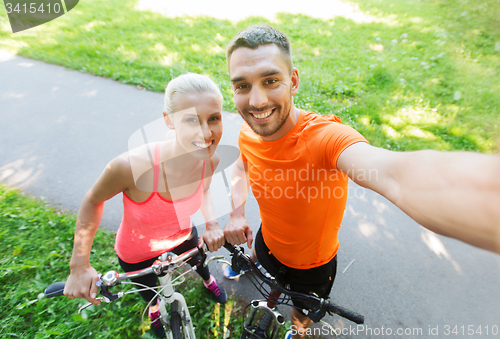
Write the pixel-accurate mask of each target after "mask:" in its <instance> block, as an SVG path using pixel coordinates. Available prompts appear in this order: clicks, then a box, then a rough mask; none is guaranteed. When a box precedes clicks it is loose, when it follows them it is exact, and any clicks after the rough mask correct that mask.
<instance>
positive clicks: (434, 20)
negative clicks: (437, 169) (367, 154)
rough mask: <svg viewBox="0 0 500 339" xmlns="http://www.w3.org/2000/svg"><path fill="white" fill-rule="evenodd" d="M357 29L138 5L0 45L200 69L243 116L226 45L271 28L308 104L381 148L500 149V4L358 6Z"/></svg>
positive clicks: (41, 53)
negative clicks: (290, 57) (361, 18)
mask: <svg viewBox="0 0 500 339" xmlns="http://www.w3.org/2000/svg"><path fill="white" fill-rule="evenodd" d="M351 3H354V4H356V5H358V6H359V8H360V10H361V11H363V12H364V13H365V14H368V15H370V16H372V17H373V18H375V20H374V21H372V22H362V23H357V22H354V21H353V20H350V19H346V18H342V17H337V18H335V19H331V20H320V19H315V18H311V17H309V16H305V15H291V14H279V15H278V16H277V20H276V22H269V21H268V20H267V19H264V18H259V17H252V18H248V19H245V20H242V21H239V22H237V23H233V22H231V21H228V20H218V19H214V18H210V17H197V18H192V17H182V18H168V17H164V16H162V15H160V14H158V13H153V12H149V11H138V10H136V9H135V6H136V1H133V0H125V1H122V0H110V1H106V2H102V1H95V0H93V1H92V0H89V1H82V2H80V3H79V4H78V6H77V7H76V8H75V9H73V10H72V11H71V12H69V13H68V14H67V15H65V16H63V17H61V18H59V19H57V20H54V21H52V22H50V23H48V24H46V25H42V26H39V27H37V28H33V29H31V30H28V31H26V32H24V33H18V34H12V33H11V32H10V29H9V25H8V20H7V17H6V14H5V12H3V11H2V12H1V13H0V48H5V49H10V50H12V51H14V52H16V53H17V54H19V55H23V56H26V57H29V58H34V59H39V60H44V61H47V62H51V63H55V64H59V65H63V66H65V67H68V68H72V69H76V70H80V71H82V72H88V73H92V74H95V75H99V76H103V77H108V78H112V79H115V80H117V81H120V82H123V83H126V84H132V85H136V86H140V87H144V88H146V89H148V90H152V91H158V92H161V91H163V89H164V87H165V85H166V83H167V82H168V81H169V80H170V79H171V78H172V77H175V76H177V75H179V74H181V73H184V72H187V71H190V72H197V73H203V74H207V75H209V76H211V77H212V78H213V79H215V80H216V82H217V83H218V84H219V85H220V86H221V88H222V90H223V94H224V97H225V101H226V103H225V109H227V110H231V111H235V107H234V105H233V103H232V94H231V89H230V83H229V78H228V74H227V69H226V64H225V47H226V45H227V44H228V42H229V41H230V39H231V37H232V36H234V34H236V33H237V32H238V31H239V30H241V29H243V28H245V27H247V26H249V25H252V24H257V23H270V24H272V25H274V26H275V27H277V28H279V29H281V30H282V31H284V32H285V33H286V34H288V35H289V36H290V38H291V41H292V47H293V50H294V64H295V66H296V67H297V68H298V69H299V74H300V81H301V89H300V91H299V94H298V95H296V96H295V103H296V105H297V106H298V107H301V108H304V109H307V110H312V111H315V112H318V113H321V114H330V113H334V114H337V115H340V116H341V117H342V119H343V121H344V123H346V124H349V125H351V126H353V127H354V128H356V129H358V130H359V131H360V132H361V133H362V134H364V135H365V136H366V137H367V139H368V140H369V141H370V142H371V143H372V144H373V145H376V146H381V147H385V148H390V149H393V150H416V149H423V148H433V149H440V150H473V151H479V152H486V153H494V152H496V151H500V148H497V147H499V146H498V142H499V141H500V128H499V126H500V96H499V95H498V93H499V92H500V6H498V1H497V0H485V1H481V2H477V1H469V0H456V1H451V0H432V1H431V0H414V1H406V0H384V1H382V0H356V1H352V2H351Z"/></svg>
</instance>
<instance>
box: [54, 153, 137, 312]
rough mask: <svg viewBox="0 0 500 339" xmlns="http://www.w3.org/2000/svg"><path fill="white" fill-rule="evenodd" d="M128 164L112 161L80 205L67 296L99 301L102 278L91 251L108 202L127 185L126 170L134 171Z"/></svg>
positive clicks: (124, 161) (121, 160) (96, 302)
mask: <svg viewBox="0 0 500 339" xmlns="http://www.w3.org/2000/svg"><path fill="white" fill-rule="evenodd" d="M127 163H128V161H126V160H125V159H123V158H120V157H119V158H116V159H114V160H113V161H111V162H110V163H109V164H108V165H107V166H106V168H105V169H104V171H103V173H102V174H101V176H100V177H99V178H98V179H97V181H96V182H95V184H94V185H93V186H92V188H91V189H90V190H89V191H88V192H87V193H86V194H85V196H84V198H83V201H82V203H81V205H80V209H79V211H78V217H77V220H76V226H75V236H74V244H73V253H72V256H71V260H70V275H69V277H68V280H67V281H66V286H65V288H64V295H66V296H67V297H69V298H71V299H73V298H84V299H86V300H87V301H89V302H91V303H93V304H96V305H98V304H99V301H98V300H96V299H95V296H96V293H97V287H96V286H95V283H96V282H97V280H98V279H99V277H98V275H97V272H96V271H95V269H94V268H93V267H92V266H91V265H90V251H91V249H92V243H93V241H94V236H95V234H96V232H97V229H98V227H99V224H100V222H101V218H102V213H103V209H104V202H105V201H106V200H109V199H111V198H112V197H113V196H115V195H116V194H118V193H120V192H123V191H124V190H125V189H126V188H127V179H126V176H127V175H126V173H127V170H128V172H130V170H129V167H130V166H129V165H127Z"/></svg>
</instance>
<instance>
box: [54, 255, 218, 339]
mask: <svg viewBox="0 0 500 339" xmlns="http://www.w3.org/2000/svg"><path fill="white" fill-rule="evenodd" d="M198 254H199V255H201V261H200V263H199V264H197V265H195V266H193V267H191V269H190V270H193V271H195V270H197V268H198V267H199V266H200V265H204V266H206V265H207V264H208V263H209V262H210V261H212V260H215V259H220V258H223V256H214V257H211V258H208V259H207V256H206V254H205V251H204V250H203V249H201V248H193V249H191V250H189V251H187V252H185V253H182V254H180V255H178V256H176V255H175V254H173V253H165V254H163V255H161V256H160V257H159V259H158V260H156V261H155V262H154V263H153V265H152V266H150V267H147V268H145V269H142V270H138V271H133V272H126V273H118V272H117V271H108V272H107V273H106V274H104V275H102V276H101V277H100V278H99V280H98V282H97V283H96V285H97V287H98V288H99V289H100V291H99V293H100V294H101V295H102V297H101V298H98V299H99V300H100V301H102V302H107V303H109V302H111V301H113V300H115V299H118V298H121V297H123V296H124V295H127V294H132V293H137V292H139V290H133V291H129V292H119V293H116V294H113V293H111V292H110V291H109V289H108V288H109V287H113V286H116V285H118V284H120V283H122V281H123V280H127V279H132V278H136V277H140V276H144V275H147V274H153V273H154V274H156V275H157V276H158V277H159V280H160V286H159V287H156V288H152V287H148V286H144V285H141V284H137V283H134V282H123V283H127V284H133V285H136V286H141V287H143V288H146V289H151V290H154V291H155V293H156V296H155V297H154V299H153V300H155V299H156V298H159V299H160V304H159V308H160V321H161V322H162V323H163V324H164V325H165V326H166V329H165V332H166V336H167V338H168V339H177V338H174V334H173V331H172V328H171V325H172V324H171V323H170V319H172V314H173V313H174V312H172V308H173V307H172V306H173V305H175V306H176V310H175V312H178V313H179V315H180V322H181V324H180V326H181V327H182V332H183V333H182V334H181V335H183V338H187V339H195V338H196V337H195V333H194V327H193V322H192V320H191V316H190V314H189V308H188V306H187V304H186V300H185V299H184V296H183V295H182V294H181V293H179V292H176V291H175V289H174V286H175V285H177V284H179V283H181V282H182V281H184V280H182V281H180V282H177V283H176V281H177V280H178V279H181V278H182V277H183V276H184V275H186V274H187V273H189V270H188V271H186V272H184V273H182V274H181V275H179V276H178V277H176V278H175V279H173V274H174V272H176V271H177V269H178V268H179V267H181V266H182V265H184V264H185V263H187V261H188V260H189V259H190V258H192V257H194V256H196V255H198ZM64 286H65V282H58V283H54V284H51V285H50V286H49V287H47V288H46V289H45V291H44V294H45V297H46V298H52V297H57V296H62V295H63V291H64ZM158 288H159V291H156V289H158ZM153 300H152V301H153ZM167 304H169V305H172V306H171V309H170V311H171V312H170V314H169V313H168V311H167ZM90 305H92V304H91V303H87V304H86V305H84V306H82V307H81V308H80V309H79V310H78V313H80V312H81V311H83V310H84V309H85V308H87V307H89V306H90ZM148 306H149V305H148ZM148 306H146V308H145V310H144V313H143V318H144V314H145V313H146V312H147V310H148ZM143 321H144V320H143Z"/></svg>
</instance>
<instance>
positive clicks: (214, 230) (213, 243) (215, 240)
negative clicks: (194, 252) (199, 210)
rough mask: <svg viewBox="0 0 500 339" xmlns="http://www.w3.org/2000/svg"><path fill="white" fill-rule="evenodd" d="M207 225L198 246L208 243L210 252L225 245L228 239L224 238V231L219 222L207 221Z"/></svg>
mask: <svg viewBox="0 0 500 339" xmlns="http://www.w3.org/2000/svg"><path fill="white" fill-rule="evenodd" d="M206 227H207V230H206V231H205V233H203V234H202V235H201V237H200V238H199V240H198V246H199V247H202V246H203V244H207V246H208V250H209V251H210V252H215V251H217V250H218V249H219V248H221V247H222V246H224V243H225V242H226V239H225V238H224V232H222V230H221V229H220V228H219V224H218V223H217V222H215V223H207V224H206Z"/></svg>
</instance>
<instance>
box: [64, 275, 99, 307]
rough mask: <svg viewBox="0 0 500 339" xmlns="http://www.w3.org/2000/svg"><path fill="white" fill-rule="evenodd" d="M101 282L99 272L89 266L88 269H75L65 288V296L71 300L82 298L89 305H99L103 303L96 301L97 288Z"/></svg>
mask: <svg viewBox="0 0 500 339" xmlns="http://www.w3.org/2000/svg"><path fill="white" fill-rule="evenodd" d="M98 280H99V275H98V274H97V271H96V270H95V269H94V268H93V267H91V266H89V267H87V268H73V269H71V274H70V275H69V277H68V280H67V281H66V285H65V287H64V295H65V296H67V297H68V298H70V299H73V298H82V299H86V300H87V301H88V302H89V303H92V304H94V305H99V304H100V303H101V302H100V301H99V300H97V299H96V296H97V286H96V282H97V281H98Z"/></svg>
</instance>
